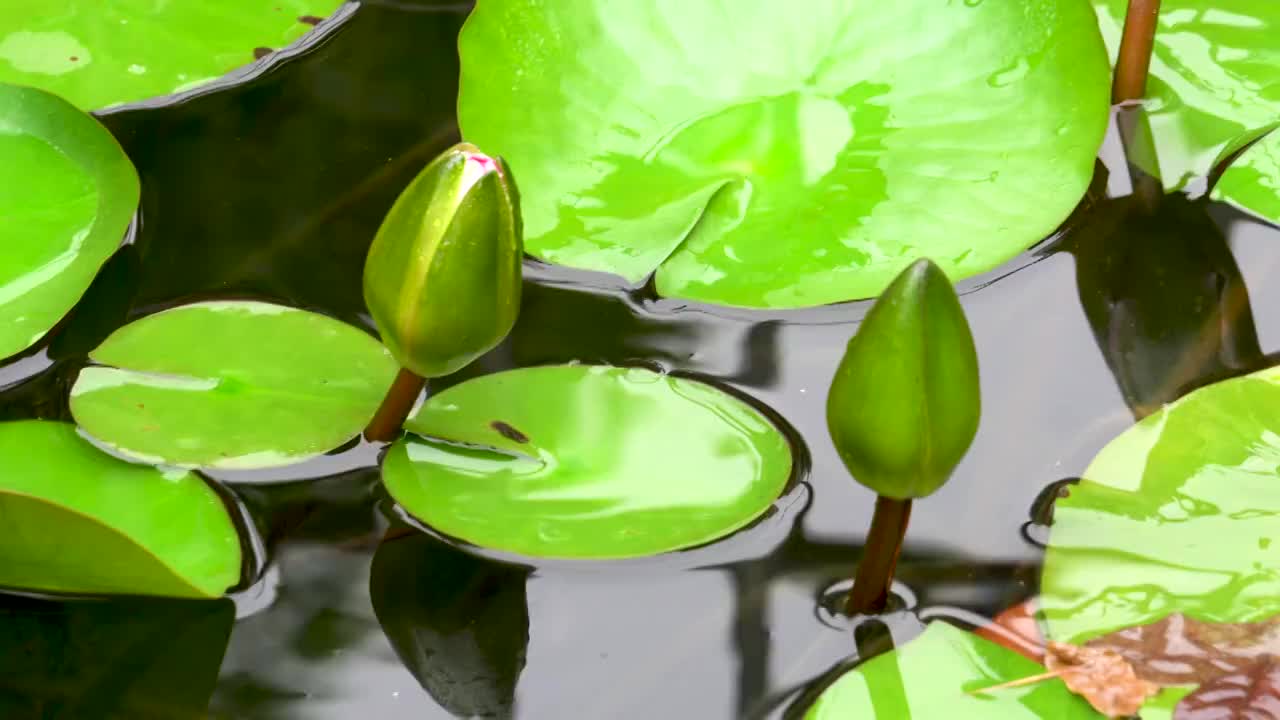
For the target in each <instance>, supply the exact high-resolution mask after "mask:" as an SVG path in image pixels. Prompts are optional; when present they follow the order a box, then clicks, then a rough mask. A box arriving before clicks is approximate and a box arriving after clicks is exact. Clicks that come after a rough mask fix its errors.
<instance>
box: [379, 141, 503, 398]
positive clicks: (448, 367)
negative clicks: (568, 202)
mask: <svg viewBox="0 0 1280 720" xmlns="http://www.w3.org/2000/svg"><path fill="white" fill-rule="evenodd" d="M522 255H523V249H522V247H521V225H520V209H519V204H518V199H517V196H516V191H515V188H514V186H513V183H512V181H511V173H510V171H508V169H507V167H506V164H505V163H503V162H502V160H501V159H499V158H491V157H489V156H487V155H485V154H483V153H481V152H480V150H479V149H478V148H476V147H474V146H472V145H468V144H466V143H462V144H459V145H455V146H454V147H452V148H450V149H449V150H446V151H445V152H444V154H442V155H441V156H440V157H438V158H436V159H435V160H434V161H432V163H431V164H430V165H428V166H427V168H426V169H425V170H423V171H422V173H421V174H419V175H418V177H416V178H414V180H413V182H412V183H410V184H409V187H407V188H405V191H404V192H403V193H401V194H400V197H399V199H397V200H396V203H395V205H393V206H392V208H391V211H390V212H388V213H387V217H386V218H385V219H384V220H383V221H382V227H380V228H379V229H378V234H377V236H376V237H375V238H374V239H373V245H372V246H371V247H370V248H369V257H368V260H367V261H366V262H365V268H364V299H365V302H366V303H367V304H368V306H369V310H370V311H371V312H372V313H373V319H374V321H375V322H376V323H377V324H378V329H379V331H380V332H381V333H382V341H383V343H385V344H386V346H387V348H388V349H389V350H390V351H391V354H392V355H393V356H394V357H395V358H396V360H397V361H399V362H400V364H401V366H403V367H404V368H406V369H408V370H410V371H412V372H413V373H415V374H417V375H419V376H421V377H424V378H430V377H439V376H441V375H448V374H449V373H452V372H454V371H456V370H459V369H461V368H462V367H463V366H465V365H467V364H468V363H470V362H471V361H472V360H474V359H476V358H477V357H479V356H480V355H482V354H484V353H485V352H487V351H489V350H490V349H492V348H493V347H494V346H495V345H497V344H498V343H499V342H501V341H502V339H503V338H504V337H506V335H507V333H509V332H510V331H511V327H512V325H514V324H515V321H516V315H517V314H519V312H520V263H521V259H522Z"/></svg>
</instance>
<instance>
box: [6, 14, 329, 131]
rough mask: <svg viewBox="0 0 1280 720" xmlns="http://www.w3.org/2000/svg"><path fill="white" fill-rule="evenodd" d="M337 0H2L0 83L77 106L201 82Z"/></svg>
mask: <svg viewBox="0 0 1280 720" xmlns="http://www.w3.org/2000/svg"><path fill="white" fill-rule="evenodd" d="M341 5H342V0H218V1H217V2H156V1H155V0H111V2H96V1H95V2H82V0H16V5H15V4H14V0H10V1H9V2H7V3H6V4H5V8H4V12H3V13H0V82H12V83H18V84H22V85H31V86H35V87H40V88H44V89H45V90H49V91H52V92H55V93H57V94H58V95H60V96H62V97H64V98H66V99H68V100H70V101H71V102H73V103H75V104H76V105H78V106H79V107H81V108H84V109H86V110H96V109H99V108H106V107H110V106H113V105H119V104H121V103H128V102H134V101H136V100H142V99H145V98H149V97H152V96H156V95H167V94H169V93H173V92H177V91H179V90H186V89H190V88H193V87H196V86H198V85H202V84H204V83H206V82H208V81H210V80H213V79H215V78H218V77H220V76H222V75H224V74H226V73H227V72H228V71H230V70H234V69H235V68H237V67H240V66H242V65H248V64H249V63H251V62H253V61H254V59H255V57H257V56H258V55H260V54H261V53H262V52H265V51H270V50H274V49H279V48H282V47H284V46H285V45H288V44H289V43H291V42H293V41H295V40H297V39H298V38H299V37H301V36H302V35H303V34H304V33H306V32H307V31H309V30H311V29H312V27H313V26H314V25H315V24H316V23H317V22H319V20H320V19H321V17H323V16H326V15H328V14H330V13H332V12H333V11H334V10H336V9H337V8H338V7H340V6H341Z"/></svg>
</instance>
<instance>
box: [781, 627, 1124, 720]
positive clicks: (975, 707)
mask: <svg viewBox="0 0 1280 720" xmlns="http://www.w3.org/2000/svg"><path fill="white" fill-rule="evenodd" d="M1042 672H1044V667H1043V666H1041V665H1039V664H1037V663H1035V662H1032V661H1031V660H1028V659H1027V658H1025V657H1023V656H1022V655H1019V654H1018V653H1015V652H1013V651H1012V650H1009V649H1006V648H1004V647H1001V646H1000V645H997V644H995V643H993V642H991V641H989V640H984V639H983V638H980V637H978V636H977V635H974V634H973V633H967V632H964V631H963V630H960V629H958V628H955V627H953V626H951V625H948V624H947V623H945V622H933V623H930V624H929V627H928V628H927V629H926V630H925V631H924V634H923V635H921V636H920V637H918V638H916V639H914V640H912V641H911V642H909V643H907V644H906V645H904V646H903V647H901V648H899V649H897V650H894V651H892V652H888V653H885V654H884V655H880V656H878V657H875V658H872V659H871V660H868V661H867V662H866V663H863V664H862V665H859V666H858V667H856V668H854V669H853V670H851V671H850V672H848V673H846V674H845V675H844V676H843V677H841V678H840V679H839V680H837V681H836V682H835V684H833V685H832V686H831V687H829V688H827V690H826V691H825V692H823V693H822V695H821V696H820V697H819V698H818V701H817V702H816V703H814V705H813V707H812V708H810V709H809V712H808V713H806V714H805V720H852V719H853V718H877V719H881V720H888V719H889V718H893V720H967V719H969V718H972V720H1006V719H1007V720H1015V719H1021V720H1032V719H1034V718H1043V719H1044V720H1070V719H1071V718H1088V719H1090V720H1092V719H1093V718H1098V717H1101V716H1100V715H1099V714H1098V713H1097V712H1095V711H1094V710H1093V708H1091V707H1089V704H1088V703H1087V702H1085V701H1084V700H1083V699H1081V698H1080V697H1078V696H1076V695H1073V694H1072V693H1071V692H1070V691H1069V690H1067V688H1066V686H1065V685H1064V684H1063V683H1062V681H1061V680H1057V679H1054V680H1048V681H1045V682H1042V683H1039V684H1034V685H1027V686H1023V687H1015V688H1006V689H1001V690H994V691H992V692H990V693H976V692H974V691H977V690H982V689H984V688H989V687H993V686H995V685H999V684H1002V683H1005V682H1009V681H1010V680H1017V679H1019V678H1023V677H1027V676H1030V675H1037V674H1039V673H1042Z"/></svg>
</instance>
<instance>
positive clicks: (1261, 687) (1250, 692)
mask: <svg viewBox="0 0 1280 720" xmlns="http://www.w3.org/2000/svg"><path fill="white" fill-rule="evenodd" d="M1226 718H1241V719H1242V720H1280V663H1277V661H1276V659H1275V658H1274V657H1267V658H1265V659H1262V660H1259V661H1258V662H1256V663H1253V664H1252V665H1250V666H1248V667H1246V668H1245V669H1243V670H1240V671H1237V672H1233V673H1231V674H1228V675H1221V676H1219V677H1217V678H1215V679H1214V680H1212V681H1211V682H1208V683H1205V684H1204V685H1201V686H1200V687H1199V688H1198V689H1197V690H1196V691H1195V692H1193V693H1191V694H1190V695H1188V696H1186V697H1185V698H1183V699H1182V702H1180V703H1178V707H1177V709H1176V710H1175V711H1174V713H1173V719H1174V720H1225V719H1226Z"/></svg>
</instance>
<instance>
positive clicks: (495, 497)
mask: <svg viewBox="0 0 1280 720" xmlns="http://www.w3.org/2000/svg"><path fill="white" fill-rule="evenodd" d="M405 428H406V429H408V430H409V431H410V432H414V433H417V434H419V435H421V436H425V437H429V438H440V439H444V440H447V441H449V442H450V443H465V444H466V445H469V446H472V447H470V448H468V447H459V446H456V445H451V444H444V443H440V442H432V441H430V440H420V439H416V438H412V437H410V438H406V439H404V440H401V441H400V442H397V443H396V444H395V445H394V446H393V447H392V449H391V451H390V452H389V453H388V455H387V457H386V460H385V461H384V464H383V481H384V483H385V484H386V486H387V490H389V491H390V493H391V495H392V496H393V497H394V498H395V499H396V501H397V502H399V503H400V504H401V505H402V506H404V508H405V509H406V510H408V511H409V512H410V513H412V514H413V515H414V516H415V517H417V518H419V519H420V520H422V521H423V522H425V523H427V524H428V525H430V526H431V527H433V528H435V529H436V530H439V531H440V532H442V533H445V534H447V535H451V536H453V537H456V538H460V539H462V540H465V541H467V542H469V543H473V544H475V545H480V546H482V547H487V548H494V549H497V550H504V551H509V552H514V553H521V554H524V555H529V556H536V557H563V558H621V557H632V556H640V555H653V554H658V553H663V552H668V551H671V550H678V549H681V548H688V547H692V546H695V545H699V544H702V543H706V542H710V541H711V540H715V539H716V538H719V537H722V536H724V535H727V534H729V533H731V532H733V531H734V530H737V529H739V528H741V527H743V526H745V525H747V524H748V523H750V522H751V521H752V520H754V519H756V518H757V517H759V516H760V515H762V514H763V513H764V512H765V511H766V510H768V509H769V507H770V506H771V505H772V504H773V502H774V501H775V500H777V499H778V496H779V494H780V493H781V492H782V490H783V488H784V487H785V486H786V484H787V481H788V478H789V476H790V472H791V452H790V447H789V445H788V444H787V440H786V438H785V437H783V435H782V433H781V432H779V430H778V428H777V427H775V426H774V425H773V424H772V423H771V422H770V421H769V420H768V419H766V418H765V417H764V416H763V415H761V414H760V412H758V411H757V410H755V409H754V408H752V407H750V406H749V405H747V404H746V403H744V402H742V401H741V400H738V399H737V398H734V397H733V396H731V395H728V394H726V393H724V392H722V391H720V390H717V389H715V388H713V387H711V386H709V385H705V384H703V383H700V382H695V381H693V380H687V379H683V378H678V377H672V376H668V375H661V374H658V373H655V372H652V371H649V370H640V369H627V368H612V367H592V366H583V365H565V366H549V367H535V368H524V369H519V370H511V371H508V372H503V373H497V374H494V375H486V376H483V377H479V378H476V379H474V380H470V381H467V382H465V383H463V384H461V385H457V386H454V387H451V388H449V389H448V390H445V391H444V392H442V393H440V394H438V395H435V396H433V397H431V398H430V399H428V400H427V402H426V403H425V404H424V405H423V407H422V408H421V410H420V411H419V412H418V413H417V414H416V415H415V416H414V417H412V418H410V419H409V421H408V422H407V423H406V424H405ZM477 446H478V447H479V448H482V449H475V448H476V447H477Z"/></svg>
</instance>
